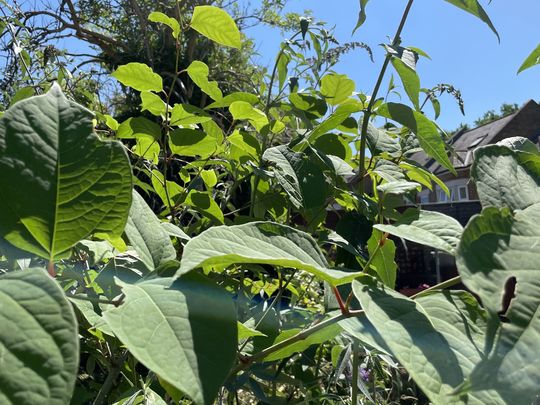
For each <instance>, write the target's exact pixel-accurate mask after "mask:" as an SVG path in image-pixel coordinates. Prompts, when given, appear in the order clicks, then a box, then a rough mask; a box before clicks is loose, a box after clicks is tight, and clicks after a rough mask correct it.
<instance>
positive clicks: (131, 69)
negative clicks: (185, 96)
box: [111, 62, 163, 92]
mask: <svg viewBox="0 0 540 405" xmlns="http://www.w3.org/2000/svg"><path fill="white" fill-rule="evenodd" d="M111 76H113V77H114V78H116V80H118V81H119V82H120V83H122V84H123V85H124V86H128V87H131V88H132V89H135V90H138V91H156V92H159V91H161V90H163V81H162V80H161V76H160V75H158V74H157V73H154V71H153V70H152V68H151V67H149V66H148V65H145V64H144V63H138V62H131V63H128V64H127V65H122V66H119V67H118V69H116V70H115V71H114V72H113V73H112V74H111Z"/></svg>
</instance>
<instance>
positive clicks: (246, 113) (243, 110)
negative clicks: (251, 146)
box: [229, 101, 268, 131]
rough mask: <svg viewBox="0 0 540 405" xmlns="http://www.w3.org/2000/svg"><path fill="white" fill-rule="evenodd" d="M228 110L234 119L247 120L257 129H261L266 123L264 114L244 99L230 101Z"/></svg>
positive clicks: (266, 118)
mask: <svg viewBox="0 0 540 405" xmlns="http://www.w3.org/2000/svg"><path fill="white" fill-rule="evenodd" d="M229 111H230V112H231V114H232V116H233V118H234V119H235V120H248V121H249V122H250V123H251V125H253V126H254V127H255V129H256V130H257V131H261V130H262V129H263V128H264V127H265V126H267V125H268V117H267V116H266V114H265V113H264V112H262V111H261V110H259V109H258V108H255V107H253V106H252V105H251V104H249V103H248V102H246V101H235V102H233V103H231V105H230V106H229Z"/></svg>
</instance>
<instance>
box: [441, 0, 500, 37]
mask: <svg viewBox="0 0 540 405" xmlns="http://www.w3.org/2000/svg"><path fill="white" fill-rule="evenodd" d="M445 1H446V2H448V3H450V4H453V5H454V6H456V7H458V8H460V9H462V10H465V11H466V12H468V13H471V14H472V15H474V16H476V17H478V18H479V19H481V20H482V21H483V22H485V23H486V24H487V25H488V27H489V28H491V30H492V31H493V32H494V33H495V35H497V39H498V40H499V41H500V40H501V38H500V37H499V33H498V32H497V30H496V29H495V26H494V25H493V23H492V22H491V20H490V19H489V16H488V15H487V13H486V11H485V10H484V9H483V8H482V6H481V5H480V3H479V2H478V0H445Z"/></svg>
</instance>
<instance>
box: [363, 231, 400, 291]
mask: <svg viewBox="0 0 540 405" xmlns="http://www.w3.org/2000/svg"><path fill="white" fill-rule="evenodd" d="M382 236H383V234H382V232H381V231H378V230H374V231H373V234H372V235H371V238H369V240H368V251H369V255H370V258H371V266H373V267H375V271H376V273H377V275H378V276H379V278H380V279H381V281H382V282H383V283H384V284H385V285H386V286H388V287H390V288H394V287H395V286H396V275H397V264H396V262H395V261H394V258H395V256H396V245H395V244H394V241H393V240H391V239H383V238H382Z"/></svg>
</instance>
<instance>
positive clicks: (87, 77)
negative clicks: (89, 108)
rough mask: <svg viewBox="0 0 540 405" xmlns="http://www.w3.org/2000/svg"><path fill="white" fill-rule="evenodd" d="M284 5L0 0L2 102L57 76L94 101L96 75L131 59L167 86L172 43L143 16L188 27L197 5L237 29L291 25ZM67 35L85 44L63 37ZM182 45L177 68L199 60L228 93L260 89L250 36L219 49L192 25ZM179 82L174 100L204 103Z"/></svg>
mask: <svg viewBox="0 0 540 405" xmlns="http://www.w3.org/2000/svg"><path fill="white" fill-rule="evenodd" d="M287 2H288V0H262V1H260V2H258V3H257V5H256V6H254V5H252V4H251V2H249V1H231V0H182V1H176V0H164V1H159V2H156V1H154V0H118V1H116V0H58V1H53V2H52V4H51V2H50V1H49V0H38V1H36V3H35V4H33V5H32V7H31V9H29V8H28V7H27V6H24V5H21V6H19V4H18V3H17V1H16V0H14V1H11V2H8V3H5V2H2V1H0V16H1V18H0V20H1V21H6V22H7V24H4V23H2V24H0V78H1V79H0V88H1V89H2V91H0V101H1V102H2V104H4V105H8V104H9V101H10V99H11V98H12V97H13V96H14V94H15V93H16V92H17V90H18V89H20V88H22V87H31V88H34V89H36V90H37V89H38V88H39V87H40V83H43V82H51V81H53V80H62V79H63V80H67V81H69V82H71V84H78V83H79V82H80V81H82V82H84V86H83V88H84V89H88V90H89V91H87V92H85V91H82V92H81V91H79V92H78V93H81V94H78V95H79V96H81V97H82V98H87V99H90V98H92V99H94V98H95V97H94V95H95V94H96V93H99V91H98V90H99V89H100V88H102V87H103V83H100V80H101V78H102V77H103V78H104V79H105V78H108V74H109V73H110V72H111V71H113V70H114V69H116V68H117V67H118V66H119V65H123V64H126V63H129V62H142V63H146V64H147V65H149V66H151V67H152V68H153V70H154V71H155V72H157V73H159V74H160V75H161V76H162V77H163V78H164V79H165V80H164V84H165V86H169V85H171V84H172V80H174V78H175V77H176V75H175V68H176V66H175V65H176V58H175V55H176V42H175V41H174V39H173V38H172V36H171V35H170V32H167V30H166V29H164V26H163V25H161V24H156V23H153V22H150V21H149V20H148V15H149V14H150V13H151V12H152V11H160V12H163V13H165V14H166V15H168V16H170V17H173V18H175V19H177V20H178V21H179V22H180V24H181V25H182V26H184V27H185V26H186V25H187V23H188V22H189V18H190V14H191V12H192V11H193V9H194V7H196V6H198V5H214V6H218V7H221V8H224V9H226V10H227V11H228V12H229V13H230V14H231V15H232V16H233V18H234V19H235V20H236V22H237V24H238V26H239V28H240V29H241V30H245V29H247V28H250V27H252V26H254V25H257V24H265V25H269V26H273V27H277V28H279V29H282V30H287V29H292V28H293V27H294V28H295V29H296V24H298V17H299V16H298V15H297V14H286V13H284V12H283V8H284V7H285V5H286V4H287ZM22 4H26V3H22ZM64 38H77V39H78V40H80V41H82V42H79V43H77V42H76V41H74V40H73V39H71V40H69V41H67V42H62V40H63V39H64ZM62 43H63V44H66V45H65V47H62V46H61V44H62ZM81 48H82V49H85V50H83V51H81V50H80V49H81ZM179 48H180V58H179V64H178V67H179V71H181V70H183V69H185V68H186V67H187V66H189V64H190V63H191V62H192V61H193V60H200V61H203V62H206V63H207V64H208V65H209V66H212V69H211V71H210V75H211V78H212V79H213V80H217V81H218V82H219V83H220V86H221V89H222V90H223V92H224V93H225V94H227V93H230V92H232V91H250V92H257V91H258V90H259V88H258V86H259V80H258V79H259V78H260V77H262V74H263V72H264V68H263V67H260V66H257V65H254V64H253V63H252V62H251V60H250V59H251V58H252V57H253V56H254V55H255V53H256V49H255V46H254V44H253V42H252V41H250V40H249V39H248V38H246V39H245V40H244V41H243V46H242V49H239V50H237V49H230V48H225V47H221V46H217V45H216V44H214V43H213V42H212V41H209V40H207V39H205V38H204V37H203V36H201V35H198V34H197V33H195V32H194V31H192V30H189V31H187V32H185V34H184V35H182V37H181V41H180V47H179ZM167 79H169V80H168V81H167ZM176 80H178V82H177V84H178V85H177V86H175V94H174V95H173V100H174V101H176V102H189V103H191V104H196V105H201V104H205V103H206V100H205V96H204V94H201V92H200V91H199V89H198V88H197V86H194V85H193V83H191V82H190V80H189V79H188V78H187V75H180V76H179V77H176ZM90 82H92V83H90ZM68 87H73V88H74V87H76V86H73V85H72V86H68ZM82 93H86V94H82ZM105 93H106V94H107V95H108V96H111V95H112V94H113V93H114V92H111V89H110V87H109V88H106V90H105ZM126 97H127V100H126ZM137 97H138V95H135V94H133V93H131V92H130V91H129V90H124V92H121V93H120V94H118V96H115V97H113V98H110V100H109V101H110V102H112V103H113V104H114V106H115V107H116V110H117V112H119V113H125V114H129V113H130V111H127V109H128V108H133V106H137V105H138V104H139V103H138V99H137ZM78 101H80V102H84V103H85V104H89V103H90V102H89V100H81V99H80V98H79V100H78Z"/></svg>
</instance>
